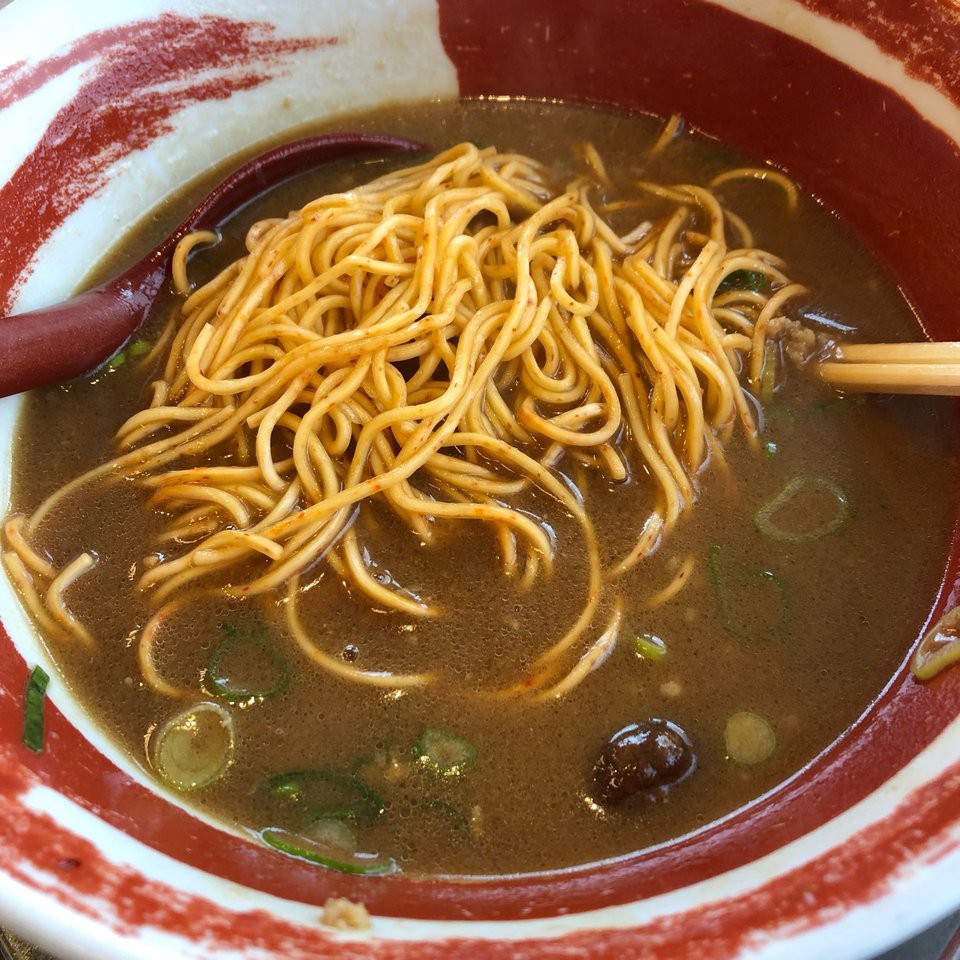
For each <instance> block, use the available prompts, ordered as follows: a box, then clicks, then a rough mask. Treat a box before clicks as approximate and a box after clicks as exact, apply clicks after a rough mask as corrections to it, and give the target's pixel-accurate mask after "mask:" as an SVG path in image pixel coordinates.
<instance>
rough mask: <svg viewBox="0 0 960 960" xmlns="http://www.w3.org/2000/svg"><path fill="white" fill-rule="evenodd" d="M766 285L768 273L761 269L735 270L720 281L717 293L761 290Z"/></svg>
mask: <svg viewBox="0 0 960 960" xmlns="http://www.w3.org/2000/svg"><path fill="white" fill-rule="evenodd" d="M766 285H767V275H766V274H765V273H761V272H760V271H759V270H734V271H733V273H728V274H727V275H726V276H725V277H724V278H723V280H721V281H720V285H719V286H718V287H717V293H726V292H727V291H728V290H754V291H760V290H763V289H764V287H766Z"/></svg>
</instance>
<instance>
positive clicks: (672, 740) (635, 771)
mask: <svg viewBox="0 0 960 960" xmlns="http://www.w3.org/2000/svg"><path fill="white" fill-rule="evenodd" d="M695 764H696V757H695V755H694V752H693V745H692V744H691V742H690V738H689V737H688V736H687V735H686V733H684V731H683V730H682V729H681V728H680V727H678V726H677V725H676V724H675V723H671V722H670V721H669V720H661V719H659V718H657V717H653V718H650V719H649V720H643V721H641V722H640V723H631V724H629V725H627V726H626V727H624V728H623V729H622V730H618V731H617V732H616V733H615V734H614V735H613V736H612V737H611V738H610V739H609V740H608V741H607V744H606V746H605V747H604V748H603V750H601V751H600V756H599V757H598V758H597V762H596V764H595V765H594V768H593V782H594V784H595V785H596V788H597V795H598V799H599V800H600V801H601V802H602V803H605V804H617V803H622V802H623V801H624V800H626V799H627V798H628V797H632V796H634V795H635V794H637V793H646V792H649V791H652V790H656V789H657V788H659V787H666V786H670V785H671V784H674V783H676V782H677V781H679V780H682V779H683V778H684V777H685V776H687V774H688V773H690V772H691V770H693V768H694V766H695Z"/></svg>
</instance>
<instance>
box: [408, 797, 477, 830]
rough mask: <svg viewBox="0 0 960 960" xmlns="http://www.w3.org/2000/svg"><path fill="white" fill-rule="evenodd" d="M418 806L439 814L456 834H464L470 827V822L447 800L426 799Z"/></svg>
mask: <svg viewBox="0 0 960 960" xmlns="http://www.w3.org/2000/svg"><path fill="white" fill-rule="evenodd" d="M419 806H420V807H421V808H422V809H424V810H429V811H434V812H436V813H439V814H441V815H442V816H443V818H444V819H445V820H446V821H447V822H448V823H449V824H450V825H451V826H453V827H454V828H455V829H456V830H457V831H458V832H462V833H466V832H467V830H468V828H469V826H470V820H469V818H468V817H467V815H466V813H464V812H463V810H461V809H460V807H458V806H457V805H456V804H455V803H450V801H449V800H442V799H441V798H440V797H427V798H426V799H425V800H422V801H421V802H420V803H419Z"/></svg>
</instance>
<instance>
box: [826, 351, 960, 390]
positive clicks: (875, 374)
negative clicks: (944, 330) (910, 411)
mask: <svg viewBox="0 0 960 960" xmlns="http://www.w3.org/2000/svg"><path fill="white" fill-rule="evenodd" d="M817 371H818V373H819V374H820V377H821V379H823V380H825V381H826V382H827V383H830V384H832V385H833V386H835V387H839V388H840V389H841V390H846V391H851V392H857V393H916V394H936V395H940V396H960V342H956V341H950V342H941V343H847V344H843V345H842V346H839V347H838V348H837V350H836V352H835V354H834V356H833V357H832V358H831V359H830V360H825V361H823V362H822V363H820V364H818V365H817Z"/></svg>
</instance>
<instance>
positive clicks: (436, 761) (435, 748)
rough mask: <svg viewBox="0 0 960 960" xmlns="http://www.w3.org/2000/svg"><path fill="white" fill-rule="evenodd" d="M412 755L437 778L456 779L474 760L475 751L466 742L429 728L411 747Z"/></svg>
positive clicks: (452, 735) (475, 756)
mask: <svg viewBox="0 0 960 960" xmlns="http://www.w3.org/2000/svg"><path fill="white" fill-rule="evenodd" d="M413 755H414V756H415V757H416V758H417V760H419V762H420V763H421V764H423V765H424V766H425V767H428V768H429V769H430V770H432V771H433V772H434V773H436V774H437V775H438V776H441V777H458V776H460V774H462V773H463V772H464V771H465V770H466V769H467V768H468V767H470V766H471V765H472V764H473V762H474V760H476V758H477V751H476V748H475V747H474V746H473V745H472V744H470V743H468V742H467V741H466V740H463V739H462V738H460V737H457V736H455V735H454V734H452V733H447V732H446V731H445V730H437V729H435V728H433V727H431V728H428V729H427V730H424V731H423V735H422V736H421V737H420V739H419V740H418V741H417V742H416V743H415V744H414V745H413Z"/></svg>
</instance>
